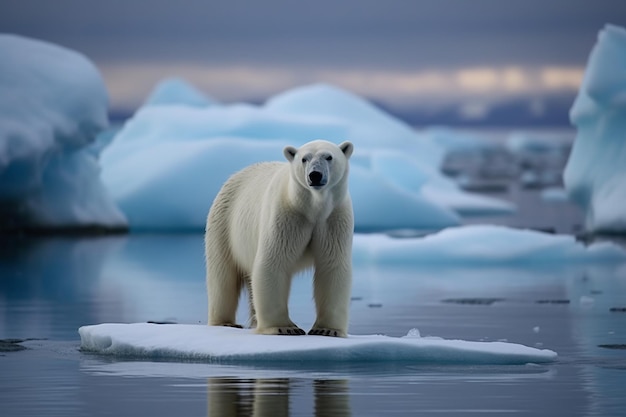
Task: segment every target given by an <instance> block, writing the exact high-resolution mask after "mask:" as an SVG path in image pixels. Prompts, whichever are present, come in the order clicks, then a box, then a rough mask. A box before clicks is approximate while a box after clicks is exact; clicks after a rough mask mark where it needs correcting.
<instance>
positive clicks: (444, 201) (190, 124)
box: [101, 84, 514, 231]
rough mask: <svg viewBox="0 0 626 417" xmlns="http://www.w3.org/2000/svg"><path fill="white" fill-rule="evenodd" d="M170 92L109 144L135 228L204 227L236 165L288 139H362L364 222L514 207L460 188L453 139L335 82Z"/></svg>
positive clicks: (450, 220) (441, 223)
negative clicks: (258, 94)
mask: <svg viewBox="0 0 626 417" xmlns="http://www.w3.org/2000/svg"><path fill="white" fill-rule="evenodd" d="M171 86H172V84H170V87H171ZM181 88H182V87H181ZM173 89H174V90H175V89H176V88H175V85H174V87H173ZM184 89H187V87H184ZM155 94H156V95H157V96H158V94H157V93H155ZM194 94H195V93H194ZM167 96H168V100H169V98H172V100H169V101H168V105H167V106H153V105H150V103H148V105H146V106H144V107H142V108H140V109H139V110H138V111H137V112H136V113H135V115H134V116H133V117H132V119H130V120H129V121H128V122H127V123H126V125H125V126H124V128H123V129H122V130H121V131H120V133H119V134H118V135H116V137H115V138H114V139H113V141H112V143H111V145H110V146H109V147H108V148H106V149H105V150H104V152H103V154H102V160H101V162H102V166H103V173H102V178H103V181H104V183H105V184H106V186H107V188H108V189H109V190H110V191H111V194H112V195H113V197H114V199H115V201H116V202H117V203H118V204H119V206H120V208H121V209H122V211H123V212H124V213H125V214H126V215H127V217H128V219H129V222H130V226H131V228H132V229H135V230H181V229H187V230H203V229H204V226H205V219H206V215H207V212H208V210H209V208H210V206H211V203H212V201H213V199H214V198H215V195H216V194H217V192H218V191H219V189H220V187H221V186H222V184H223V183H224V182H225V181H226V179H227V178H228V177H229V176H230V175H232V174H233V173H235V172H236V171H238V170H240V169H242V168H244V167H245V166H247V165H250V164H252V163H255V162H261V161H276V160H278V161H283V160H284V158H283V154H282V149H283V147H284V146H286V145H294V146H300V145H302V144H304V143H306V142H309V141H310V140H313V139H319V138H323V139H327V140H330V141H333V142H335V143H340V142H341V141H344V140H350V141H352V142H353V143H354V145H355V154H354V155H353V157H352V159H351V172H350V192H351V195H352V201H353V205H354V211H355V229H356V230H357V231H380V230H390V229H399V228H412V229H428V230H432V229H440V228H443V227H447V226H454V225H458V224H459V223H460V219H459V216H458V214H457V212H473V213H485V214H495V213H500V214H502V213H511V212H512V211H513V210H514V207H513V206H512V205H511V204H510V203H506V202H503V201H500V200H495V199H491V198H487V197H482V196H474V195H472V194H468V193H465V192H463V191H461V190H459V189H458V188H457V187H456V185H455V184H454V183H453V182H451V181H450V180H448V179H446V178H445V177H443V176H442V175H441V174H440V172H439V165H440V163H441V160H442V157H443V155H444V149H443V148H442V147H440V146H439V145H437V144H436V143H434V142H433V140H431V139H430V138H429V136H428V135H420V134H419V133H417V132H416V131H415V130H414V129H413V128H411V127H410V126H408V125H406V124H404V123H403V122H401V121H399V120H397V119H395V118H393V117H391V116H390V115H388V114H386V113H384V112H382V111H381V110H379V109H377V108H376V107H374V106H373V105H371V104H370V103H368V102H367V101H365V100H363V99H362V98H360V97H357V96H355V95H353V94H350V93H348V92H346V91H343V90H340V89H337V88H335V87H331V86H328V85H313V86H308V87H300V88H295V89H292V90H289V91H286V92H284V93H281V94H278V95H276V96H275V97H273V98H271V99H270V100H268V101H267V103H265V104H264V105H263V106H254V105H250V104H233V105H220V104H217V103H213V104H212V105H210V106H205V107H201V108H198V107H193V106H189V105H188V104H189V100H188V99H187V97H188V96H189V94H187V93H182V94H181V95H176V94H174V93H173V92H172V91H170V92H169V93H167ZM194 96H195V95H194ZM177 97H178V98H177ZM181 97H182V98H181ZM176 99H180V100H181V102H180V103H179V105H177V104H176V103H175V100H176ZM157 101H158V100H157ZM149 102H150V100H149Z"/></svg>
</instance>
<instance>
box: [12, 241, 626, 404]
mask: <svg viewBox="0 0 626 417" xmlns="http://www.w3.org/2000/svg"><path fill="white" fill-rule="evenodd" d="M624 307H626V265H595V266H569V265H560V266H554V267H550V268H546V267H544V268H538V267H533V266H532V265H530V266H527V267H522V268H469V267H463V266H459V267H454V268H453V267H450V268H443V267H439V268H435V269H433V268H430V269H424V268H415V267H411V268H408V267H407V268H392V267H382V266H378V265H371V264H369V265H355V271H354V288H353V301H352V306H351V321H350V323H351V324H350V333H352V334H372V333H383V334H387V335H391V336H402V335H405V334H406V333H407V332H408V331H409V330H411V329H412V328H417V329H419V331H420V333H421V334H422V335H431V336H440V337H444V338H458V339H467V340H486V341H493V340H507V341H509V342H515V343H522V344H525V345H529V346H537V347H541V348H548V349H552V350H555V351H557V352H558V353H559V359H558V361H557V362H556V363H554V364H548V365H525V366H471V365H467V366H458V365H457V366H423V365H420V366H411V365H393V364H377V365H371V364H354V365H345V366H334V365H333V366H331V365H328V366H319V365H317V366H315V367H311V366H307V365H306V364H302V365H301V366H297V367H296V368H294V365H293V364H290V365H289V366H285V367H282V368H281V367H279V366H272V367H264V366H258V367H251V366H241V367H239V366H224V365H211V364H202V363H167V362H150V361H125V360H114V359H111V358H108V357H102V356H98V355H93V354H85V353H81V352H79V350H78V348H79V337H78V333H77V329H78V327H80V326H82V325H87V324H96V323H102V322H145V321H148V320H154V321H174V322H177V323H206V312H207V302H206V296H205V284H204V260H203V241H202V236H201V235H129V236H117V237H102V238H40V239H21V240H17V239H12V240H10V241H7V240H6V239H5V240H4V243H3V245H2V252H1V254H0V339H8V338H17V339H28V338H35V339H43V340H30V341H26V342H24V343H21V344H19V345H16V344H14V343H8V342H7V343H2V344H0V415H2V416H51V415H59V416H84V415H114V416H122V415H150V416H165V415H176V416H187V415H189V416H192V415H193V416H195V415H203V416H204V415H209V416H238V415H241V416H244V415H256V416H286V415H291V416H301V415H303V416H312V415H319V416H328V415H339V416H349V415H353V416H379V415H381V416H382V415H385V416H409V415H416V414H436V415H444V416H445V415H468V414H470V415H483V414H491V415H508V414H511V413H515V414H523V415H531V416H540V415H541V416H545V415H562V416H592V415H597V416H620V415H626V394H625V392H626V391H625V387H626V350H624V349H620V347H623V345H624V344H626V312H622V311H620V309H622V308H624ZM290 309H291V315H292V318H293V319H294V321H295V322H297V323H298V324H300V325H301V326H302V327H303V328H308V327H309V326H311V324H312V323H313V320H314V309H313V304H312V302H311V280H310V276H302V277H298V278H297V279H296V280H295V281H294V284H293V289H292V296H291V299H290ZM240 314H241V320H242V321H245V317H246V311H245V310H244V309H241V311H240ZM600 345H602V346H605V347H600ZM19 346H26V347H28V349H25V350H19V351H14V350H15V349H17V348H18V347H19Z"/></svg>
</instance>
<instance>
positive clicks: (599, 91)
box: [564, 25, 626, 233]
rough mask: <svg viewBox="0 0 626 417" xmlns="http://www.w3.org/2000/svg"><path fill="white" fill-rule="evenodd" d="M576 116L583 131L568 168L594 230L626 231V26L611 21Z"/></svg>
mask: <svg viewBox="0 0 626 417" xmlns="http://www.w3.org/2000/svg"><path fill="white" fill-rule="evenodd" d="M570 119H571V121H572V123H574V124H575V125H576V128H577V130H578V133H577V136H576V140H575V142H574V147H573V149H572V153H571V155H570V158H569V160H568V163H567V166H566V168H565V172H564V182H565V186H566V188H567V190H568V192H569V195H570V197H571V198H572V200H574V201H576V202H577V203H579V204H580V205H581V206H582V207H583V209H584V210H585V211H586V228H587V229H588V230H589V231H591V232H613V233H615V232H620V233H624V232H626V209H625V208H626V135H625V134H624V132H626V29H624V28H621V27H618V26H613V25H606V26H605V28H604V29H603V30H601V31H600V33H599V35H598V41H597V43H596V45H595V46H594V47H593V50H592V51H591V55H590V56H589V61H588V63H587V68H586V70H585V75H584V78H583V82H582V85H581V87H580V90H579V92H578V96H577V97H576V100H575V101H574V105H573V106H572V108H571V110H570Z"/></svg>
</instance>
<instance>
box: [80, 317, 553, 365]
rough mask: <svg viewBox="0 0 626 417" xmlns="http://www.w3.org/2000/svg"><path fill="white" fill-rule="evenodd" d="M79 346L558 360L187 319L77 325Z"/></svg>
mask: <svg viewBox="0 0 626 417" xmlns="http://www.w3.org/2000/svg"><path fill="white" fill-rule="evenodd" d="M78 332H79V334H80V338H81V349H82V350H84V351H88V352H97V353H101V354H108V355H114V356H118V357H135V358H136V357H140V358H150V359H161V360H162V359H170V360H179V361H180V360H198V361H210V362H237V363H240V362H246V363H250V362H292V361H297V362H410V363H429V364H432V363H437V364H448V363H449V364H468V365H476V364H490V365H496V364H497V365H504V364H506V365H516V364H526V363H531V362H532V363H544V362H551V361H554V360H555V359H556V357H557V354H556V353H555V352H553V351H551V350H545V349H542V350H540V349H535V348H531V347H527V346H523V345H519V344H514V343H505V342H471V341H463V340H445V339H440V338H430V337H416V336H415V333H413V334H412V335H409V336H405V337H401V338H394V337H388V336H381V335H368V336H356V335H350V336H348V338H345V339H342V338H332V337H324V336H291V337H290V336H266V335H257V334H254V333H253V331H252V330H249V329H234V328H229V327H212V326H204V325H184V324H171V325H169V324H165V325H160V324H149V323H135V324H113V323H105V324H99V325H93V326H83V327H81V328H79V329H78Z"/></svg>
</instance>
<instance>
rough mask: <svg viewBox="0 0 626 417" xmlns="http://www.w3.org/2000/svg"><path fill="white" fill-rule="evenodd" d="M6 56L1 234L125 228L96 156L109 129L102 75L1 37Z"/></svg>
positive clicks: (45, 48)
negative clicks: (98, 137)
mask: <svg viewBox="0 0 626 417" xmlns="http://www.w3.org/2000/svg"><path fill="white" fill-rule="evenodd" d="M0 56H2V59H1V60H0V91H2V94H1V95H0V215H1V216H2V224H0V230H14V229H21V228H73V227H104V228H124V227H125V226H126V219H125V217H124V215H123V214H122V212H120V210H119V209H118V208H117V206H116V205H115V204H114V202H113V201H112V200H111V198H110V197H109V195H108V194H107V190H106V189H105V188H104V186H103V185H102V183H101V181H100V178H99V175H100V167H99V165H98V159H97V158H98V155H97V152H96V151H95V150H93V149H90V148H89V146H90V144H92V143H93V141H94V139H95V137H96V135H97V133H98V132H100V131H102V130H103V129H104V128H105V127H106V126H107V124H108V119H107V103H108V99H107V95H106V90H105V87H104V83H103V81H102V78H101V76H100V74H99V72H98V70H97V69H96V68H95V67H94V66H93V64H92V63H91V62H90V61H89V60H88V59H87V58H85V57H84V56H83V55H81V54H79V53H77V52H74V51H71V50H69V49H65V48H63V47H60V46H56V45H52V44H49V43H46V42H41V41H37V40H33V39H28V38H24V37H20V36H15V35H0Z"/></svg>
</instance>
